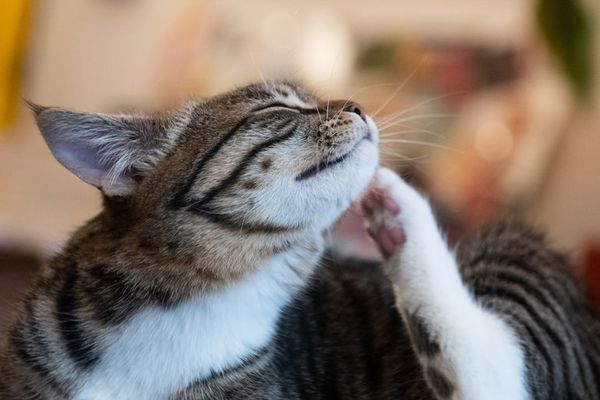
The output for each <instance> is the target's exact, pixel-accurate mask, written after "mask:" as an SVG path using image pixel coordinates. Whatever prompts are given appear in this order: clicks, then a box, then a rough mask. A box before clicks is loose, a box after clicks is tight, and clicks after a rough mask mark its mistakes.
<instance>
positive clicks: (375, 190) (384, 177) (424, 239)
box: [362, 168, 441, 261]
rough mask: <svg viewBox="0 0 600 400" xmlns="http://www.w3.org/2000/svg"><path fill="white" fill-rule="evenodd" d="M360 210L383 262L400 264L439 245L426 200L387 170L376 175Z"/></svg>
mask: <svg viewBox="0 0 600 400" xmlns="http://www.w3.org/2000/svg"><path fill="white" fill-rule="evenodd" d="M362 207H363V211H364V214H365V216H366V218H367V221H368V225H369V233H370V234H371V236H372V237H373V239H374V240H375V242H376V243H377V245H378V246H379V249H380V250H381V253H382V255H383V256H384V258H386V259H392V258H394V259H397V261H401V259H402V258H403V257H412V256H416V254H411V253H414V252H419V249H421V250H420V252H422V250H423V249H424V248H425V247H430V246H431V245H432V243H433V242H438V243H437V244H439V242H440V239H441V238H440V235H439V233H438V230H437V225H436V222H435V218H434V217H433V213H432V212H431V207H430V206H429V203H428V202H427V200H425V199H424V198H423V196H421V194H419V193H418V192H417V191H416V190H415V189H413V188H412V187H411V186H410V185H408V184H407V183H406V182H404V181H403V180H402V179H401V178H400V177H399V176H398V175H396V174H395V173H394V172H393V171H391V170H389V169H387V168H380V169H379V170H378V171H377V172H376V174H375V178H374V180H373V183H372V185H371V188H370V190H369V192H368V193H367V194H366V195H365V197H364V198H363V201H362Z"/></svg>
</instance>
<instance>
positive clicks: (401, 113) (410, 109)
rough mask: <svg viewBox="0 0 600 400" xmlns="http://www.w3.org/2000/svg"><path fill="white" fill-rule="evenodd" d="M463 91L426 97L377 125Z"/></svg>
mask: <svg viewBox="0 0 600 400" xmlns="http://www.w3.org/2000/svg"><path fill="white" fill-rule="evenodd" d="M461 93H464V91H456V92H452V93H446V94H443V95H440V96H435V97H432V98H430V99H426V100H424V101H421V102H419V103H417V104H415V105H413V106H411V107H409V108H405V109H403V110H401V111H400V112H398V113H396V114H394V115H393V116H390V117H385V118H384V119H382V120H380V121H376V123H377V125H380V124H385V123H388V122H390V121H392V120H394V119H395V118H399V117H400V116H403V115H405V114H408V113H409V112H411V111H414V110H416V109H418V108H419V107H422V106H424V105H426V104H429V103H432V102H434V101H438V100H442V99H445V98H448V97H452V96H456V95H458V94H461Z"/></svg>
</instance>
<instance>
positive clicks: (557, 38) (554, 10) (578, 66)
mask: <svg viewBox="0 0 600 400" xmlns="http://www.w3.org/2000/svg"><path fill="white" fill-rule="evenodd" d="M537 23H538V26H539V29H540V31H541V34H542V36H543V38H544V39H545V40H546V42H547V43H548V46H549V48H550V50H551V51H552V53H553V54H554V56H555V57H556V59H557V60H558V62H559V63H560V65H561V66H562V68H563V70H564V72H565V74H566V76H567V78H568V79H569V82H570V83H571V86H572V87H573V90H574V91H575V93H576V94H577V96H578V97H579V98H580V99H581V100H585V99H587V98H589V96H590V94H591V90H592V80H593V76H592V75H593V72H592V71H593V65H592V63H593V60H592V48H593V45H592V26H591V23H590V20H589V19H588V17H587V15H586V14H585V11H584V10H583V8H582V7H581V5H580V4H579V3H578V2H577V0H540V1H539V2H538V6H537Z"/></svg>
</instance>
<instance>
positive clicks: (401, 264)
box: [363, 168, 529, 400]
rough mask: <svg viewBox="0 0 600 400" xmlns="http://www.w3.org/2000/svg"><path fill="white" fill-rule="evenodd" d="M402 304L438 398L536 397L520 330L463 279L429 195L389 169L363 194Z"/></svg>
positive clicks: (373, 231) (501, 399)
mask: <svg viewBox="0 0 600 400" xmlns="http://www.w3.org/2000/svg"><path fill="white" fill-rule="evenodd" d="M363 208H364V210H365V213H366V215H367V217H368V220H369V224H370V228H369V230H370V233H371V236H372V237H373V238H374V240H375V241H376V242H377V244H378V245H379V247H380V249H381V252H382V253H383V256H384V258H385V261H384V265H385V268H386V269H387V272H388V274H389V276H390V278H391V280H392V283H393V285H394V290H395V294H396V299H397V304H398V308H399V310H400V311H401V312H402V314H403V318H404V321H405V323H406V324H407V326H408V328H409V331H410V334H411V339H412V341H413V344H414V347H415V350H416V352H417V354H418V357H419V360H420V361H421V364H422V367H423V371H424V373H425V376H426V379H427V382H428V383H429V385H430V387H431V389H432V390H433V391H434V392H435V394H436V396H437V397H438V398H439V399H466V400H487V399H494V400H495V399H498V400H507V399H511V400H520V399H527V398H529V396H528V393H527V385H526V382H525V379H526V378H525V376H526V374H525V363H524V359H523V353H522V351H521V348H520V346H519V343H518V338H517V337H516V335H515V333H514V332H513V330H512V329H511V328H510V327H509V326H508V325H507V324H506V323H505V322H504V321H503V320H502V319H501V318H500V317H498V316H497V315H495V314H493V313H492V312H490V311H488V310H485V309H483V308H482V307H481V306H480V305H478V303H477V302H476V301H475V300H474V299H473V297H472V296H471V294H470V293H469V292H468V290H467V289H466V287H465V286H464V284H463V282H462V280H461V277H460V273H459V269H458V266H457V263H456V260H455V257H454V255H453V254H452V252H451V251H449V249H448V247H447V245H446V242H445V241H444V239H443V237H442V235H441V234H440V232H439V230H438V227H437V224H436V221H435V218H434V216H433V213H432V211H431V208H430V206H429V204H428V202H427V201H426V200H425V199H424V198H423V197H422V196H421V195H420V194H419V193H418V192H416V191H415V190H414V189H413V188H411V187H410V186H409V185H407V184H406V183H405V182H404V181H403V180H402V179H400V178H399V177H398V176H397V175H396V174H394V173H393V172H392V171H390V170H388V169H383V168H382V169H380V170H379V171H378V173H377V176H376V179H375V183H374V187H373V188H372V190H371V191H370V192H369V194H368V195H367V196H366V197H365V199H364V200H363Z"/></svg>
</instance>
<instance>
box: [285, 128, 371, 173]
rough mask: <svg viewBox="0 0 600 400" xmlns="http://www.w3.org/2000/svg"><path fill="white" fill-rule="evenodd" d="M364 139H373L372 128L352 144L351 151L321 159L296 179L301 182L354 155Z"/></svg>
mask: <svg viewBox="0 0 600 400" xmlns="http://www.w3.org/2000/svg"><path fill="white" fill-rule="evenodd" d="M364 141H369V142H372V141H373V134H372V133H371V129H367V132H366V133H365V134H364V135H363V137H361V138H360V139H359V140H357V141H356V143H355V144H354V146H352V148H351V149H350V150H349V151H347V152H346V153H344V154H342V155H341V156H338V157H336V158H334V159H331V160H330V159H328V160H322V161H319V162H318V163H317V164H315V165H313V166H311V167H309V168H307V169H305V170H304V171H302V172H301V173H300V174H298V176H296V181H297V182H300V181H303V180H306V179H309V178H312V177H314V176H315V175H317V174H318V173H320V172H323V171H325V170H327V169H329V168H331V167H333V166H335V165H337V164H340V163H342V162H344V161H345V160H346V159H348V157H350V156H351V155H352V153H354V152H355V151H356V149H357V148H358V146H360V144H361V143H362V142H364Z"/></svg>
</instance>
